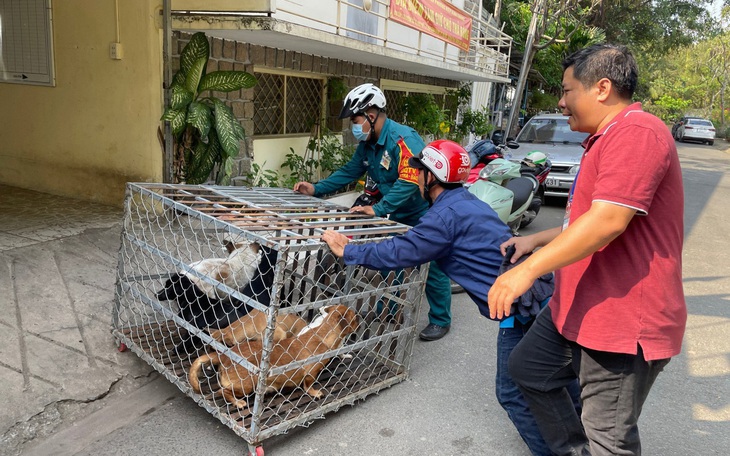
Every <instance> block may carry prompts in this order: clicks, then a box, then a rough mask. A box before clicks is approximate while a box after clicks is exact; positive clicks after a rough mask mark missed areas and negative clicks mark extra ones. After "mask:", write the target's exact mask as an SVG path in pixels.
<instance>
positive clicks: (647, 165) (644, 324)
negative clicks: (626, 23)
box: [550, 103, 687, 361]
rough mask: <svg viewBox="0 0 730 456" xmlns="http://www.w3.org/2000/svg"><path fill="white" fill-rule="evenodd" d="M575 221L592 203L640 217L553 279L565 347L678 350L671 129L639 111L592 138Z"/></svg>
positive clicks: (678, 264)
mask: <svg viewBox="0 0 730 456" xmlns="http://www.w3.org/2000/svg"><path fill="white" fill-rule="evenodd" d="M584 146H585V147H586V150H585V152H584V154H583V158H582V160H581V167H580V172H579V174H578V176H577V181H576V185H575V190H574V194H573V199H572V204H571V205H570V216H569V221H570V223H572V222H573V221H575V220H576V219H577V218H578V217H580V216H581V215H582V214H584V213H586V212H587V211H588V210H589V209H590V207H591V204H592V203H593V202H594V201H601V202H609V203H612V204H619V205H622V206H627V207H631V208H634V209H636V210H637V215H636V216H634V218H633V219H632V220H631V222H630V223H629V225H628V227H627V228H626V231H624V233H623V234H621V236H619V237H618V238H616V239H614V240H613V241H612V242H611V243H610V244H608V245H607V246H605V247H604V248H602V249H601V250H599V251H597V252H595V253H594V254H592V255H590V256H589V257H587V258H584V259H583V260H581V261H578V262H576V263H574V264H571V265H569V266H566V267H564V268H561V269H560V270H559V271H557V272H556V292H555V295H554V296H553V299H552V300H551V302H550V309H551V312H552V317H553V321H554V322H555V325H556V327H557V329H558V331H559V332H560V333H561V334H562V335H563V336H564V337H565V338H566V339H568V340H572V341H575V342H577V343H578V344H580V345H582V346H584V347H587V348H591V349H595V350H601V351H607V352H614V353H629V354H636V353H637V344H639V345H641V347H642V350H643V351H644V357H645V359H646V360H648V361H650V360H656V359H663V358H669V357H671V356H674V355H676V354H678V353H679V352H680V350H681V345H682V337H683V336H684V328H685V323H686V320H687V307H686V304H685V301H684V291H683V289H682V242H683V233H684V224H683V214H684V192H683V187H682V174H681V169H680V165H679V158H678V157H677V148H676V146H675V144H674V140H673V139H672V136H671V134H670V132H669V130H668V129H667V127H666V125H664V123H663V122H662V121H661V120H659V119H658V118H657V117H655V116H653V115H651V114H648V113H645V112H643V111H642V110H641V104H640V103H635V104H632V105H631V106H629V107H627V108H626V109H625V110H624V111H622V112H621V113H620V114H619V115H618V116H616V117H615V118H614V119H613V120H612V121H611V122H610V123H609V125H607V126H606V127H605V128H603V129H602V130H601V131H599V132H598V133H596V134H595V135H593V136H591V137H589V138H588V139H587V140H586V142H585V143H584Z"/></svg>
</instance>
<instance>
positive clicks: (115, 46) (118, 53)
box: [109, 43, 124, 60]
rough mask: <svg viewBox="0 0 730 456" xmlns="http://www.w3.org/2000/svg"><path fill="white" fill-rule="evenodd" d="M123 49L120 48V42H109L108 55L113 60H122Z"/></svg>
mask: <svg viewBox="0 0 730 456" xmlns="http://www.w3.org/2000/svg"><path fill="white" fill-rule="evenodd" d="M123 55H124V51H123V49H122V43H111V44H110V45H109V57H110V58H112V59H114V60H122V57H123Z"/></svg>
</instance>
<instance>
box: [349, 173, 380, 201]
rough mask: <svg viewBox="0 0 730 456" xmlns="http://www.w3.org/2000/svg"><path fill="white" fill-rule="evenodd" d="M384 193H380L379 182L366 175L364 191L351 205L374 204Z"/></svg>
mask: <svg viewBox="0 0 730 456" xmlns="http://www.w3.org/2000/svg"><path fill="white" fill-rule="evenodd" d="M382 197H383V194H382V193H380V189H379V188H378V183H377V182H375V181H374V180H373V179H372V178H371V177H370V175H366V176H365V188H364V190H363V192H362V193H361V194H360V195H359V196H358V197H357V199H356V200H355V202H354V203H352V206H351V207H355V206H372V205H373V204H375V203H377V202H378V201H380V199H381V198H382Z"/></svg>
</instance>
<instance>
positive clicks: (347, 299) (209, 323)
mask: <svg viewBox="0 0 730 456" xmlns="http://www.w3.org/2000/svg"><path fill="white" fill-rule="evenodd" d="M325 229H335V230H338V231H340V232H342V233H344V234H346V235H347V236H348V237H350V238H351V242H356V243H357V242H365V241H378V240H382V239H385V238H386V237H388V236H392V235H397V234H400V233H403V232H405V231H406V230H407V229H408V227H407V226H405V225H401V224H398V223H395V222H391V221H389V220H387V219H380V218H372V217H368V216H363V215H358V214H350V213H348V212H347V209H346V208H344V207H341V206H337V205H335V204H332V203H329V202H327V201H324V200H320V199H317V198H312V197H309V196H305V195H301V194H298V193H295V192H293V191H291V190H287V189H275V188H246V187H213V186H189V185H171V184H128V186H127V195H126V199H125V215H124V226H123V231H122V244H121V248H120V251H119V259H118V277H117V286H116V293H115V298H116V299H115V308H114V315H113V322H112V323H113V328H112V330H113V333H114V336H115V337H116V338H117V339H118V341H119V343H120V348H127V347H128V348H130V349H131V350H133V351H134V352H135V353H136V354H137V355H139V356H140V357H141V358H142V359H144V360H145V361H146V362H148V363H149V364H150V365H152V366H153V367H154V368H155V369H156V370H157V371H159V372H160V373H162V374H163V375H164V376H165V377H166V378H167V379H168V380H170V381H171V382H173V383H174V384H175V385H177V386H178V388H180V390H181V391H183V392H184V393H186V394H187V395H189V396H190V397H191V398H193V399H194V400H195V401H196V402H197V403H198V404H199V405H201V406H202V407H204V408H205V409H206V410H207V411H208V412H210V413H211V414H213V415H214V416H216V417H217V418H218V419H220V420H221V422H223V423H224V424H226V425H227V426H229V427H230V428H231V429H233V430H234V432H236V433H237V434H238V435H239V436H241V437H243V438H244V439H245V440H246V441H247V442H248V443H249V445H258V444H259V443H260V442H262V441H263V440H265V439H266V438H268V437H271V436H273V435H278V434H281V433H284V432H286V431H288V430H289V429H290V428H292V427H294V426H298V425H306V424H308V423H309V422H311V421H312V420H314V419H316V418H321V417H323V416H324V414H325V413H327V412H330V411H336V410H337V409H338V408H340V407H341V406H342V405H345V404H353V403H354V402H355V401H357V400H359V399H363V398H365V397H366V396H368V395H369V394H372V393H376V392H378V391H380V390H382V389H383V388H387V387H389V386H392V385H393V384H395V383H398V382H400V381H402V380H404V379H405V378H406V376H407V375H408V371H409V367H410V358H411V351H412V346H413V340H414V337H415V323H416V321H417V319H418V309H419V304H420V301H421V297H422V294H423V285H424V280H425V277H426V274H427V272H428V271H427V266H426V265H424V266H423V267H420V268H406V269H402V270H396V271H371V270H368V269H365V268H363V267H361V266H345V265H344V263H343V262H342V261H341V259H339V258H337V257H336V256H334V255H333V254H332V253H331V251H330V249H329V247H328V246H327V245H326V244H325V243H323V242H322V241H321V240H320V235H321V233H322V231H323V230H325Z"/></svg>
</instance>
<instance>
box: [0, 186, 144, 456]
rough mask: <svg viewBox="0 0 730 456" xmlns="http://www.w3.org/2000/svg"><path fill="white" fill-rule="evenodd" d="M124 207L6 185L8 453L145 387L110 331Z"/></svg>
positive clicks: (1, 207) (3, 353)
mask: <svg viewBox="0 0 730 456" xmlns="http://www.w3.org/2000/svg"><path fill="white" fill-rule="evenodd" d="M121 218H122V211H121V208H115V207H108V206H103V205H98V204H93V203H88V202H81V201H77V200H74V199H70V198H64V197H58V196H52V195H47V194H43V193H37V192H32V191H27V190H21V189H17V188H14V187H7V186H0V289H2V290H4V292H3V293H0V327H2V328H3V335H4V337H3V338H2V343H0V383H2V385H3V386H2V401H3V406H2V408H1V409H0V454H16V453H17V451H19V450H20V449H21V448H22V447H23V446H24V444H25V442H27V441H29V440H32V439H36V438H42V437H43V436H45V435H48V434H50V433H53V432H55V430H56V427H57V426H58V425H60V424H61V423H62V422H63V421H64V420H65V419H66V418H71V419H72V420H73V418H74V417H75V416H84V415H86V414H88V413H91V412H93V411H94V410H95V409H96V408H98V407H101V406H103V404H102V402H101V401H99V399H100V398H104V397H106V396H107V395H108V394H109V393H110V391H112V390H113V389H118V390H120V389H125V388H138V387H139V385H140V384H142V383H144V382H147V381H149V380H150V379H151V378H153V377H151V376H150V372H151V371H152V369H151V368H150V367H149V366H147V365H146V364H145V363H143V362H142V361H140V360H139V359H138V358H137V357H136V356H129V354H119V353H118V352H117V350H116V349H115V346H114V340H113V338H112V336H111V334H110V316H111V307H112V302H113V297H114V281H115V273H116V265H117V250H118V248H119V239H120V238H119V236H120V226H121Z"/></svg>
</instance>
